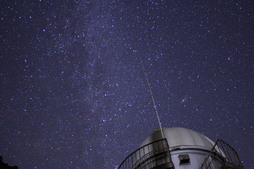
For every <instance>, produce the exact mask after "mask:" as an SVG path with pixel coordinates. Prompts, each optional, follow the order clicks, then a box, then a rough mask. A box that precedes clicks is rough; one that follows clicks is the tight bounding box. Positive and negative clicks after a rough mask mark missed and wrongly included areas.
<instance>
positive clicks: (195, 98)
mask: <svg viewBox="0 0 254 169" xmlns="http://www.w3.org/2000/svg"><path fill="white" fill-rule="evenodd" d="M0 5H1V15H0V23H1V24H0V44H1V51H0V61H1V62H0V64H1V65H0V82H1V85H0V91H1V95H0V105H1V107H0V134H1V137H0V155H1V156H3V160H4V162H6V163H8V164H9V165H17V166H18V167H19V168H21V169H28V168H39V169H40V168H48V169H56V168H59V169H63V168H71V169H72V168H81V169H100V168H105V169H113V168H116V167H117V166H118V165H119V164H120V163H121V161H122V160H124V158H125V157H126V156H127V155H128V154H130V153H131V152H132V151H134V150H135V149H137V148H138V147H139V145H140V143H141V142H142V141H143V140H144V139H145V138H146V137H147V136H148V135H149V134H150V133H152V132H153V131H154V130H155V129H156V128H158V127H159V125H158V122H157V119H156V115H155V113H154V108H153V103H152V100H151V96H150V94H149V88H148V85H147V83H146V79H145V74H144V72H143V70H142V65H141V63H140V59H142V60H143V63H144V66H145V69H146V71H147V76H148V78H149V81H150V83H151V89H152V91H153V93H154V98H155V101H156V107H157V109H158V111H159V114H160V118H161V122H162V126H163V127H173V126H179V127H185V128H189V129H192V130H195V131H198V132H200V133H203V134H205V135H207V136H208V137H210V138H211V139H212V140H214V141H216V139H217V138H221V139H223V140H225V141H226V142H228V143H229V144H230V145H232V147H234V148H235V149H236V151H237V152H238V153H239V155H240V158H241V160H242V161H243V163H244V166H245V168H246V169H248V168H251V167H253V158H252V156H251V154H253V153H254V150H253V140H254V123H253V121H254V102H253V100H254V56H253V53H254V51H253V49H254V24H253V23H254V3H253V2H252V1H227V0H224V1H222V0H221V1H219V0H209V1H193V0H186V1H179V2H177V1H170V0H160V1H159V0H158V1H157V0H140V1H127V0H94V1H93V0H90V1H88V0H87V1H86V0H84V1H81V0H74V1H68V0H59V1H49V0H45V1H44V0H26V1H19V0H11V1H10V0H2V1H1V2H0Z"/></svg>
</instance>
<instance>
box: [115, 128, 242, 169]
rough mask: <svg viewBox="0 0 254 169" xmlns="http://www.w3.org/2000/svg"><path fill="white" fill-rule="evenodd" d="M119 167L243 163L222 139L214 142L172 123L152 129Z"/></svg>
mask: <svg viewBox="0 0 254 169" xmlns="http://www.w3.org/2000/svg"><path fill="white" fill-rule="evenodd" d="M162 132H163V133H162ZM163 135H164V136H163ZM162 136H163V137H162ZM119 169H243V166H242V163H241V161H240V159H239V157H238V154H237V152H236V151H235V150H234V149H233V148H232V147H231V146H230V145H229V144H227V143H226V142H224V141H223V140H217V141H216V142H213V141H212V140H211V139H209V138H208V137H206V136H204V135H202V134H200V133H198V132H195V131H192V130H189V129H186V128H180V127H172V128H164V129H162V130H157V131H155V132H154V133H152V134H151V135H150V136H149V137H147V138H146V139H145V140H144V141H143V143H142V144H141V146H140V148H138V149H137V150H136V151H134V152H133V153H131V154H130V155H129V156H128V157H126V158H125V160H124V161H123V162H122V163H121V164H120V166H119Z"/></svg>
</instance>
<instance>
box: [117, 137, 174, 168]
mask: <svg viewBox="0 0 254 169" xmlns="http://www.w3.org/2000/svg"><path fill="white" fill-rule="evenodd" d="M152 168H160V169H173V168H174V165H173V163H172V160H171V156H170V152H169V146H168V142H167V140H166V139H161V140H158V141H155V142H152V143H150V144H147V145H145V146H143V147H140V148H139V149H137V150H136V151H134V152H133V153H131V154H130V155H129V156H128V157H126V158H125V160H124V161H123V162H122V163H121V164H120V166H119V168H118V169H152Z"/></svg>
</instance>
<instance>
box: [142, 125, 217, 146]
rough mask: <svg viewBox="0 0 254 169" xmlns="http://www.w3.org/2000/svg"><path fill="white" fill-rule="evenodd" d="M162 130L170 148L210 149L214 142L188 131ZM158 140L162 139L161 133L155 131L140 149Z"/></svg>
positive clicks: (178, 128)
mask: <svg viewBox="0 0 254 169" xmlns="http://www.w3.org/2000/svg"><path fill="white" fill-rule="evenodd" d="M162 130H163V133H164V136H165V138H166V139H167V141H168V145H169V147H170V148H173V147H185V146H194V147H200V148H201V147H202V148H203V149H212V147H213V145H214V142H213V141H212V140H210V139H209V138H208V137H206V136H204V135H203V134H201V133H198V132H196V131H193V130H190V129H186V128H182V127H171V128H164V129H162ZM160 139H162V136H161V131H160V130H157V131H155V132H154V133H152V134H151V135H150V136H149V137H147V138H146V139H145V140H144V141H143V143H142V144H141V146H140V147H142V146H144V145H146V144H149V143H151V142H154V141H157V140H160Z"/></svg>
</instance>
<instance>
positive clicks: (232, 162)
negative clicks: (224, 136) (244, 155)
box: [200, 139, 243, 169]
mask: <svg viewBox="0 0 254 169" xmlns="http://www.w3.org/2000/svg"><path fill="white" fill-rule="evenodd" d="M218 168H223V169H243V165H242V163H241V161H240V158H239V156H238V154H237V152H236V151H235V150H234V149H233V148H232V147H231V146H230V145H229V144H228V143H226V142H225V141H223V140H220V139H218V140H217V141H216V143H215V145H214V146H213V148H212V150H211V153H210V155H208V156H207V157H206V158H205V160H204V162H203V163H202V165H201V167H200V169H218Z"/></svg>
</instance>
